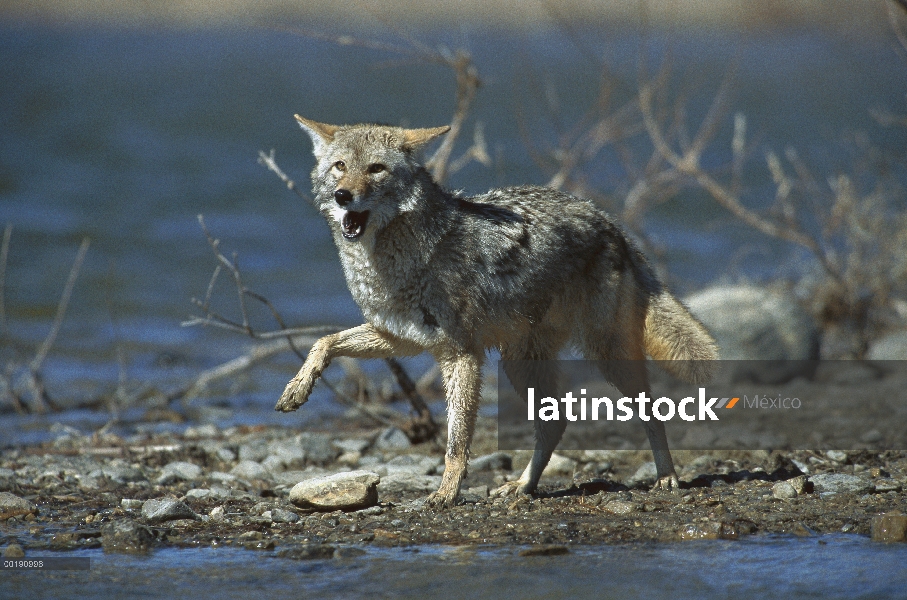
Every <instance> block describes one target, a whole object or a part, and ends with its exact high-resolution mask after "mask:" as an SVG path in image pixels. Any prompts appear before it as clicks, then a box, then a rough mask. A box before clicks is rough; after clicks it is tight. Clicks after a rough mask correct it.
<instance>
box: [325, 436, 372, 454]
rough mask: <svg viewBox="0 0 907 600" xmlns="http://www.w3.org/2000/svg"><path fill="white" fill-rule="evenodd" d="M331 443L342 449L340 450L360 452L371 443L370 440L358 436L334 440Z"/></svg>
mask: <svg viewBox="0 0 907 600" xmlns="http://www.w3.org/2000/svg"><path fill="white" fill-rule="evenodd" d="M331 443H332V444H333V445H334V447H335V448H337V449H338V450H340V452H358V453H360V454H362V453H363V452H365V451H366V450H368V447H369V446H370V445H371V444H370V443H369V441H368V440H360V439H356V438H351V439H345V440H334V441H332V442H331Z"/></svg>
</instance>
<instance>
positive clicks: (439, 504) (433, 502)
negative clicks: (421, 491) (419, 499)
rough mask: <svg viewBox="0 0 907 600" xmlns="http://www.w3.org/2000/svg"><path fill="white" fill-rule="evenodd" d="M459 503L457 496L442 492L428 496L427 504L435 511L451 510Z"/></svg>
mask: <svg viewBox="0 0 907 600" xmlns="http://www.w3.org/2000/svg"><path fill="white" fill-rule="evenodd" d="M456 503H457V494H456V493H454V494H448V493H444V492H442V491H441V490H438V491H437V492H434V493H432V494H429V495H428V498H427V499H426V500H425V504H426V505H427V506H429V507H431V508H434V509H441V508H450V507H452V506H454V505H456Z"/></svg>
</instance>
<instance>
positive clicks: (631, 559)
mask: <svg viewBox="0 0 907 600" xmlns="http://www.w3.org/2000/svg"><path fill="white" fill-rule="evenodd" d="M518 550H519V549H518V548H507V549H501V548H484V547H478V548H476V547H466V548H459V547H440V548H439V547H414V548H406V549H382V548H370V549H369V550H368V551H367V553H366V554H365V555H363V556H357V557H352V558H347V559H333V560H309V561H294V560H289V559H282V558H276V557H274V556H272V555H271V554H270V553H268V552H259V551H251V550H236V549H229V548H218V549H210V548H205V549H197V550H162V551H157V552H154V553H153V554H151V555H149V556H147V557H146V556H142V557H135V556H128V555H109V554H104V553H103V551H101V550H96V551H77V552H70V553H67V554H66V556H82V557H86V556H87V557H90V559H91V568H90V570H89V571H54V572H51V571H44V572H34V571H32V572H23V571H15V572H13V571H5V572H4V573H3V585H2V587H0V598H62V597H82V598H84V597H92V598H123V597H127V596H128V597H136V596H139V597H143V598H174V597H179V598H187V597H193V596H204V597H208V596H214V595H216V596H217V597H218V598H224V599H227V598H248V597H249V596H250V595H256V596H266V597H272V598H276V597H286V596H294V597H318V598H361V597H364V596H368V597H370V598H615V599H617V598H621V599H622V598H653V599H661V598H664V599H666V600H667V599H670V600H680V599H683V598H706V597H708V598H735V599H737V600H748V599H757V598H759V599H761V598H821V599H823V600H833V599H838V598H840V599H842V600H845V599H846V600H858V599H862V598H866V599H869V598H904V597H907V568H905V566H904V565H905V564H907V547H905V546H904V545H903V544H893V545H885V544H878V543H873V542H870V541H868V540H866V539H864V538H855V537H853V536H844V535H838V536H821V537H810V538H797V537H793V536H789V537H782V536H767V537H755V538H750V539H747V540H744V541H735V542H723V541H722V542H681V543H670V544H657V545H654V544H653V545H642V546H605V547H573V548H571V551H570V554H569V555H562V556H547V557H520V556H518V554H517V553H518Z"/></svg>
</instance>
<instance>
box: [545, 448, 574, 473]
mask: <svg viewBox="0 0 907 600" xmlns="http://www.w3.org/2000/svg"><path fill="white" fill-rule="evenodd" d="M576 465H577V462H576V461H575V460H573V459H572V458H567V457H566V456H563V455H561V454H556V453H555V454H552V455H551V460H549V461H548V465H547V466H546V467H545V470H544V471H542V476H546V475H573V472H574V471H575V470H576Z"/></svg>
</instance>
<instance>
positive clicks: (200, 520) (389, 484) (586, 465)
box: [0, 419, 907, 559]
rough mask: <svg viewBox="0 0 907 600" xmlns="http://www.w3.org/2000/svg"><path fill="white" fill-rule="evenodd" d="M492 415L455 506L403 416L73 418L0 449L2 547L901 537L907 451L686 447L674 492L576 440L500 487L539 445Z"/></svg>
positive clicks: (429, 447)
mask: <svg viewBox="0 0 907 600" xmlns="http://www.w3.org/2000/svg"><path fill="white" fill-rule="evenodd" d="M495 425H496V423H495V421H494V420H493V419H480V421H479V424H478V427H477V434H476V440H475V443H474V444H473V456H474V459H473V465H472V468H471V470H470V473H469V476H468V478H467V480H466V482H465V485H464V487H463V490H462V493H461V502H460V504H459V505H458V506H456V507H454V508H452V509H448V510H442V511H434V510H431V509H428V508H426V507H425V506H424V499H425V497H426V496H427V495H428V493H429V492H430V491H433V490H434V489H436V488H437V485H438V483H439V482H440V473H441V472H442V471H443V448H442V446H441V445H436V444H422V445H419V446H411V445H410V444H409V442H408V440H406V438H405V436H403V435H402V433H400V432H399V431H397V430H393V429H389V430H378V429H369V428H365V427H362V426H361V425H357V424H356V423H350V422H345V423H344V424H343V425H342V426H338V427H336V428H334V429H333V430H332V431H330V432H308V431H307V432H302V433H299V432H298V431H293V430H290V429H285V428H264V427H261V428H231V429H227V430H219V429H217V428H216V427H214V426H212V425H204V426H199V427H194V428H189V429H187V430H186V431H185V433H184V434H182V435H174V434H167V435H159V436H148V435H136V436H132V437H130V438H128V439H123V438H120V437H117V436H115V435H98V434H96V435H87V436H86V435H81V434H78V433H76V432H72V433H69V434H65V435H62V436H61V437H59V438H57V440H56V441H54V442H53V443H48V444H45V445H41V446H34V447H20V448H13V449H6V450H4V451H3V452H2V454H0V547H2V548H3V553H4V556H21V555H23V554H24V555H26V556H28V555H29V554H32V555H34V554H36V553H41V552H44V551H47V550H71V549H77V548H96V547H103V548H104V549H105V550H107V551H110V552H145V551H153V549H154V548H160V547H165V546H170V547H200V546H220V545H229V546H238V547H245V548H249V549H253V550H274V551H275V552H276V553H277V554H278V555H282V556H286V557H289V558H299V559H302V558H324V557H327V556H344V555H355V554H356V553H357V552H361V551H362V548H363V547H365V546H367V545H382V546H406V545H412V544H452V545H460V544H470V545H474V544H491V545H529V546H531V547H532V548H534V550H531V551H533V552H541V553H546V552H551V553H558V552H563V551H564V547H569V546H570V545H574V544H614V543H627V542H645V541H674V540H694V539H718V538H721V539H736V538H740V537H742V536H747V535H759V534H769V533H785V534H794V535H801V536H808V535H817V534H823V533H832V532H835V533H840V532H845V533H852V534H858V535H870V533H871V529H872V528H873V527H874V528H875V529H876V530H877V531H876V532H875V535H874V537H875V538H876V539H881V540H888V541H903V540H904V531H903V530H904V529H905V527H904V521H905V520H907V517H903V516H900V515H903V514H904V513H907V493H905V488H907V452H904V451H869V450H861V451H853V452H845V451H822V452H813V451H793V452H778V451H775V452H771V453H769V452H765V451H726V452H710V453H708V454H703V453H697V452H693V451H682V452H675V462H676V463H677V466H678V472H679V474H680V478H681V480H682V482H683V483H682V489H681V490H679V491H678V492H663V491H658V492H652V491H649V484H650V482H651V480H652V476H653V475H654V466H653V465H652V464H651V463H649V462H647V461H649V460H651V455H650V454H649V453H647V452H642V451H585V452H579V451H577V452H564V453H562V454H558V455H556V456H555V459H554V460H553V461H552V465H551V467H550V468H549V471H550V473H546V476H544V477H543V479H542V485H541V488H540V490H539V493H538V494H536V495H535V496H534V497H528V496H520V497H513V496H510V497H504V498H497V497H494V495H493V491H494V489H495V488H497V487H498V486H500V485H501V484H502V483H504V482H505V481H508V480H511V479H514V478H516V477H517V476H518V475H519V472H520V470H521V469H522V467H523V466H524V465H525V464H526V461H527V460H528V453H527V452H515V453H503V452H496V442H495V435H494V432H495ZM348 471H360V472H361V471H366V472H368V473H373V474H375V475H377V476H378V477H377V478H375V477H373V476H372V475H368V476H363V475H361V474H360V475H359V479H358V481H360V482H361V483H360V484H356V485H358V486H359V488H363V490H364V491H365V492H367V493H365V495H364V496H362V497H361V498H360V499H359V500H358V502H359V504H358V505H357V506H355V507H353V506H352V505H351V506H350V507H349V508H348V509H347V510H335V509H330V510H328V509H325V508H322V509H320V510H319V509H313V508H311V506H312V504H305V503H301V502H300V501H299V500H298V498H296V497H295V496H294V500H295V502H294V501H291V491H292V490H293V489H294V487H296V485H297V484H298V483H299V482H303V481H306V482H309V483H312V482H313V480H315V478H317V477H321V476H325V475H333V474H337V473H344V472H348ZM341 479H342V477H341ZM375 482H377V485H375ZM363 486H364V487H363ZM310 487H311V486H310ZM315 487H317V486H315ZM335 487H336V486H335ZM353 487H355V486H353ZM359 488H357V489H359ZM366 488H367V489H366ZM335 491H336V490H335ZM375 491H377V494H375V493H374V492H375ZM490 492H492V493H491V494H490ZM363 498H364V500H363ZM341 503H342V501H341ZM302 506H309V508H302ZM354 508H355V509H354ZM886 513H887V514H888V515H889V516H888V518H887V520H880V517H881V515H885V514H886ZM874 518H876V519H875V523H874V524H873V519H874Z"/></svg>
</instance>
